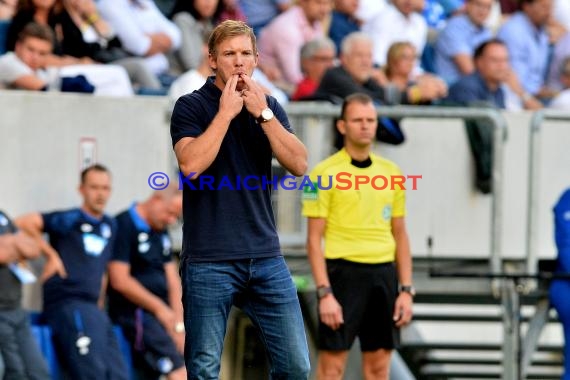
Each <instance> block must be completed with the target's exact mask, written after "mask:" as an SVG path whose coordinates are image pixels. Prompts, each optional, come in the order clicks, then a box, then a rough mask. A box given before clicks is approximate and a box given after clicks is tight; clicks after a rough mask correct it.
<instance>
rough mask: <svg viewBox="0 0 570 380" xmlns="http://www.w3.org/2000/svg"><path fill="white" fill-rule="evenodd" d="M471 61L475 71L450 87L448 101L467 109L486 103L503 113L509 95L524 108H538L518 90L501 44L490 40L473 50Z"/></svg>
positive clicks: (503, 46) (505, 50)
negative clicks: (513, 94) (516, 96)
mask: <svg viewBox="0 0 570 380" xmlns="http://www.w3.org/2000/svg"><path fill="white" fill-rule="evenodd" d="M473 61H474V63H475V71H474V72H473V73H471V74H469V75H466V76H463V77H462V78H461V79H459V80H458V81H457V82H455V84H453V85H452V86H451V87H450V89H449V95H448V97H447V100H448V101H450V102H452V103H457V104H462V105H466V106H468V105H471V104H482V103H487V104H489V105H491V106H493V107H497V108H502V109H506V108H507V96H508V95H509V93H510V91H512V92H514V93H515V94H518V95H519V96H520V102H521V103H522V105H523V106H524V107H525V108H527V109H538V108H541V104H540V102H538V101H537V100H536V99H534V98H532V97H530V96H525V95H524V91H523V90H522V88H519V86H517V84H516V76H514V75H513V73H512V69H511V66H510V64H509V51H508V50H507V47H506V46H505V44H504V43H503V42H502V41H500V40H498V39H491V40H489V41H486V42H483V43H482V44H481V45H479V46H478V47H477V48H476V49H475V54H474V57H473Z"/></svg>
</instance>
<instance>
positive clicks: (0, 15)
mask: <svg viewBox="0 0 570 380" xmlns="http://www.w3.org/2000/svg"><path fill="white" fill-rule="evenodd" d="M17 6H18V0H2V1H0V21H1V20H10V19H12V17H14V15H15V14H16V8H17Z"/></svg>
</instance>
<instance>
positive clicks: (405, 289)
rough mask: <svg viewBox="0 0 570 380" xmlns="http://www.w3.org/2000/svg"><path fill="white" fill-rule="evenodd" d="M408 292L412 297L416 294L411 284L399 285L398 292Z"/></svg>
mask: <svg viewBox="0 0 570 380" xmlns="http://www.w3.org/2000/svg"><path fill="white" fill-rule="evenodd" d="M402 292H404V293H408V294H409V295H411V296H412V297H415V296H416V288H414V286H413V285H400V293H402Z"/></svg>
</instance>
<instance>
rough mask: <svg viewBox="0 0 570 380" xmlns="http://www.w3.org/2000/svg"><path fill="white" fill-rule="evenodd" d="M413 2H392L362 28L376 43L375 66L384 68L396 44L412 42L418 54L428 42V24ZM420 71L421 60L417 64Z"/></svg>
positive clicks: (404, 0) (406, 0) (397, 0)
mask: <svg viewBox="0 0 570 380" xmlns="http://www.w3.org/2000/svg"><path fill="white" fill-rule="evenodd" d="M416 7H417V4H415V3H414V1H412V0H392V2H391V3H390V4H388V5H387V6H386V7H385V8H384V10H383V11H382V12H381V13H379V14H378V16H377V17H375V18H374V19H372V20H370V22H368V23H366V24H364V25H363V26H362V31H363V32H365V33H366V34H368V35H369V36H370V37H371V38H372V41H374V50H373V52H374V56H373V59H374V64H376V65H378V66H384V65H385V64H386V56H387V54H388V48H389V47H390V46H391V45H392V44H393V43H394V42H400V41H409V42H411V43H412V44H413V45H414V47H415V48H416V51H417V52H418V54H421V53H422V52H423V50H424V46H425V44H426V41H427V32H428V29H427V23H426V20H425V19H424V18H423V16H422V15H421V14H419V13H418V9H416ZM416 68H417V70H419V60H418V61H417V63H416Z"/></svg>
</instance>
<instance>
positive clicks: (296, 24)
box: [258, 0, 332, 93]
mask: <svg viewBox="0 0 570 380" xmlns="http://www.w3.org/2000/svg"><path fill="white" fill-rule="evenodd" d="M331 5H332V4H331V0H299V1H298V2H297V5H295V6H293V7H291V8H290V9H289V10H288V11H286V12H284V13H282V14H280V15H279V16H277V17H276V18H275V19H274V20H273V21H271V23H270V24H269V25H267V26H266V27H265V28H264V29H263V31H262V32H261V35H260V37H259V45H258V46H259V67H260V68H261V70H262V71H263V72H264V73H265V75H267V77H268V78H269V80H271V81H272V82H274V83H275V84H277V85H278V86H279V87H281V88H282V89H283V90H285V91H286V92H287V93H291V92H292V91H293V89H294V87H295V86H296V85H297V83H299V82H300V81H301V79H303V73H302V72H301V63H300V62H301V60H300V54H301V47H302V46H303V44H304V43H305V42H308V41H310V40H312V39H314V38H316V37H322V36H323V35H324V31H323V26H322V21H323V20H324V19H325V18H326V17H327V16H328V15H329V14H330V12H331Z"/></svg>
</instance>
